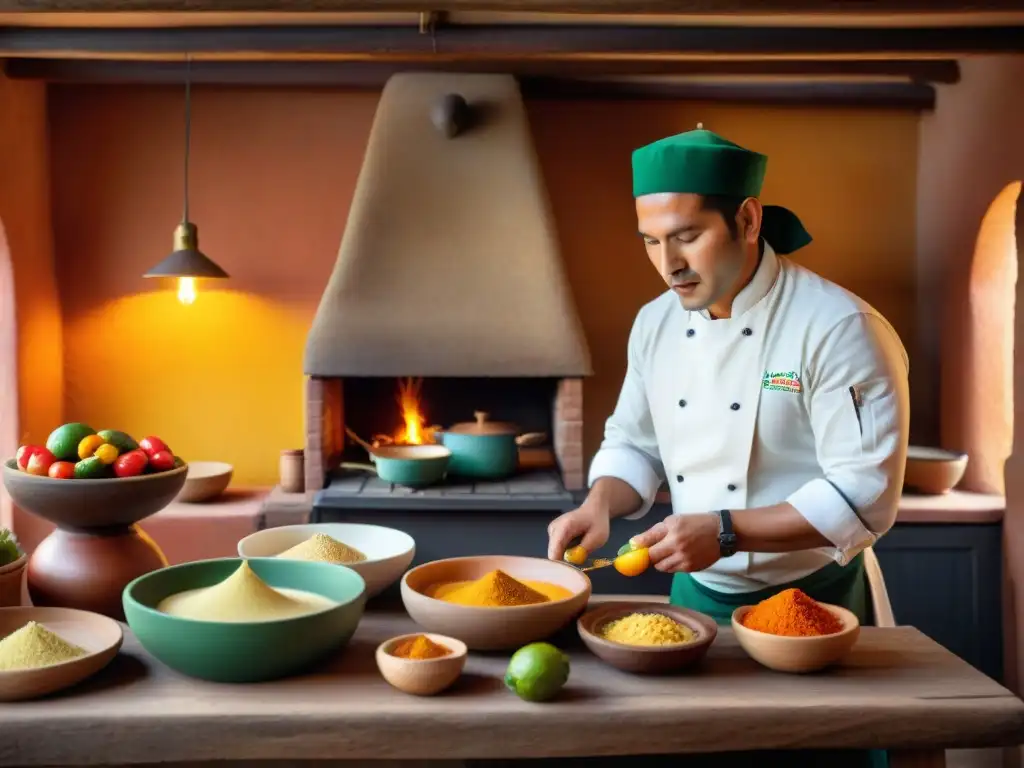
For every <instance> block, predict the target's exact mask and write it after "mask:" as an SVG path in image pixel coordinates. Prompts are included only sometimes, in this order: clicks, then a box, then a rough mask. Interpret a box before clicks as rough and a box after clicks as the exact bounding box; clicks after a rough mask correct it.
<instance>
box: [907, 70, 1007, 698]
mask: <svg viewBox="0 0 1024 768" xmlns="http://www.w3.org/2000/svg"><path fill="white" fill-rule="evenodd" d="M1022 82H1024V56H1005V57H981V58H974V59H968V60H966V61H964V62H963V63H962V82H961V84H959V85H957V86H955V87H947V88H944V89H943V90H942V91H941V92H940V95H939V101H938V108H937V109H936V111H935V113H934V115H932V116H930V117H928V118H926V119H924V120H923V121H922V124H921V146H920V151H921V155H920V160H919V164H920V174H921V175H920V187H919V190H920V191H919V209H918V223H919V230H918V254H919V255H918V264H919V274H920V290H921V314H920V318H919V327H920V329H921V333H920V334H919V342H920V344H921V346H920V347H919V349H918V351H917V356H916V357H915V359H914V365H915V366H916V367H917V369H918V370H919V371H923V373H922V375H921V376H920V377H919V378H918V383H919V385H920V387H919V389H918V391H917V392H916V395H917V397H918V401H921V400H923V399H926V398H929V395H930V398H931V399H932V400H933V401H935V402H942V404H943V411H942V427H943V429H942V439H943V440H945V441H947V443H948V444H949V445H950V446H951V447H952V446H954V445H955V446H957V447H966V448H967V450H969V451H971V450H974V449H975V448H977V449H978V455H979V456H984V455H985V454H986V451H989V450H991V446H990V445H985V444H968V445H967V446H962V445H961V444H960V440H962V439H967V440H968V441H977V440H978V438H979V432H978V431H977V427H978V422H979V421H980V422H983V423H984V425H985V426H986V427H987V433H988V434H989V435H995V436H996V438H999V437H1000V436H1001V435H1002V434H1003V433H1004V432H1008V431H1009V430H1011V429H1012V426H1013V424H1012V423H1011V424H1006V416H1007V414H1003V413H1000V412H994V411H993V410H992V409H990V408H986V404H988V403H991V402H993V401H994V402H997V403H998V404H1000V405H1003V404H1004V403H1005V402H1006V399H1007V398H1005V396H1004V395H1003V390H1004V388H1005V387H1006V386H1007V384H1006V382H1007V381H1010V382H1012V392H1011V394H1012V397H1011V398H1009V399H1010V405H1011V406H1012V409H1013V410H1012V412H1011V414H1009V417H1010V418H1012V419H1013V422H1015V423H1016V424H1017V425H1020V424H1024V355H1022V354H1020V353H1019V351H1018V352H1017V354H1015V355H1014V360H1013V367H1012V368H1010V369H1009V370H1006V366H1005V352H1004V351H1003V349H1002V345H1003V344H1004V343H1005V337H1006V334H1005V333H1004V332H1005V329H1006V326H1011V327H1012V326H1015V330H1014V332H1013V335H1015V336H1016V339H1017V342H1016V345H1017V349H1018V350H1019V349H1020V341H1019V340H1020V339H1024V313H1022V312H1020V311H1016V312H1015V313H1014V315H1013V316H1004V318H1003V320H1002V325H1001V327H995V325H994V323H992V322H991V321H990V319H988V318H986V317H985V316H984V314H981V313H979V312H978V311H977V310H978V309H979V308H980V307H982V306H989V305H994V306H1003V307H1004V308H1006V309H1007V310H1009V309H1012V305H1013V304H1015V305H1016V307H1018V308H1019V307H1021V306H1024V295H1022V288H1024V286H1022V283H1021V281H1020V280H1018V281H1017V283H1016V285H1015V286H1014V285H1012V283H1011V284H1008V285H1007V284H1005V283H1004V284H1003V285H1000V284H999V283H998V282H997V281H990V280H982V281H980V283H979V285H980V287H981V289H982V290H980V291H976V292H975V293H974V295H972V294H971V291H970V281H969V276H970V274H971V265H972V261H974V262H975V264H977V263H978V262H981V263H986V262H992V261H994V260H995V258H996V254H995V253H993V249H999V250H1000V252H1001V254H1002V255H1003V256H1004V258H1005V257H1009V258H1013V254H1012V253H1011V252H1010V249H1011V248H1012V247H1013V245H1014V244H1013V243H1012V240H1011V239H1010V238H1009V237H999V238H997V239H996V241H995V242H993V241H991V240H988V239H987V238H985V237H981V238H979V229H980V228H981V224H982V220H983V219H984V218H985V216H986V212H988V211H990V207H991V205H992V203H993V201H994V200H996V198H997V197H999V196H1000V193H1004V197H1005V194H1006V192H1005V191H1006V190H1007V189H1008V188H1009V187H1011V185H1013V184H1014V182H1020V181H1022V180H1024V102H1022V101H1021V98H1020V97H1021V93H1022V91H1021V83H1022ZM1003 211H1004V215H1005V216H1015V218H1016V221H1015V222H1010V221H1006V220H1004V221H1002V222H997V224H996V225H995V226H996V228H997V229H998V230H1000V231H1001V232H1003V233H1005V235H1009V233H1010V232H1011V231H1012V230H1013V229H1016V241H1017V242H1016V249H1017V251H1018V256H1019V252H1020V250H1021V247H1022V245H1024V211H1022V206H1021V205H1020V203H1019V202H1018V204H1017V206H1016V211H1013V206H1010V205H1007V206H1005V207H1004V209H1003ZM1011 272H1012V273H1015V270H1013V269H1012V268H1010V267H1009V266H1007V268H1006V273H1011ZM975 273H976V274H977V271H976V272H975ZM976 282H977V281H976ZM1008 294H1012V295H1009V296H1008ZM1007 299H1008V301H1007ZM1008 303H1009V304H1010V306H1009V307H1007V304H1008ZM936 307H938V308H940V309H939V311H938V312H937V311H936ZM965 317H966V318H967V319H966V320H965ZM972 318H973V319H974V320H973V326H972ZM979 319H980V320H981V321H982V322H977V321H978V320H979ZM943 320H945V322H943ZM993 338H995V339H997V341H998V343H997V344H994V345H993V343H992V340H993ZM1010 343H1011V344H1012V343H1013V339H1012V338H1011V339H1010ZM986 352H987V354H986ZM940 375H941V382H942V392H941V399H939V394H940V393H939V392H938V391H937V390H938V387H936V383H937V382H938V381H939V380H940ZM1011 377H1012V378H1011ZM1013 411H1015V414H1014V413H1013ZM1000 417H1002V418H1003V423H1002V424H1000ZM1000 427H1002V429H1000ZM984 434H985V433H984V432H982V433H981V434H980V437H981V438H982V439H984ZM953 441H956V442H953ZM997 447H998V448H999V449H1002V448H1003V446H1002V445H998V446H997ZM1012 449H1013V451H1014V453H1013V454H1012V455H1011V456H1010V457H1009V460H1008V461H1007V462H1006V467H1005V488H1006V503H1007V508H1006V517H1005V519H1004V547H1005V552H1006V559H1005V569H1006V575H1007V590H1006V602H1007V607H1008V612H1007V614H1006V615H1007V618H1008V620H1007V622H1006V624H1007V626H1006V629H1007V633H1006V649H1007V656H1008V658H1007V667H1006V670H1007V673H1006V681H1007V684H1008V685H1010V686H1011V687H1015V688H1016V690H1018V691H1021V690H1024V654H1020V653H1019V647H1020V643H1021V642H1022V641H1024V442H1022V440H1021V437H1020V430H1019V428H1018V429H1017V436H1016V439H1015V440H1014V441H1013V445H1012ZM989 458H991V457H989ZM971 461H974V457H972V459H971Z"/></svg>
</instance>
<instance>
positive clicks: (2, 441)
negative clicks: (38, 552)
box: [0, 222, 18, 528]
mask: <svg viewBox="0 0 1024 768" xmlns="http://www.w3.org/2000/svg"><path fill="white" fill-rule="evenodd" d="M17 450H18V328H17V319H16V316H15V311H14V264H13V262H12V260H11V252H10V250H9V248H8V246H7V236H6V233H5V232H4V226H3V222H0V457H2V458H7V457H10V456H13V455H14V454H15V452H16V451H17ZM13 516H14V512H13V509H12V507H11V500H10V498H9V497H8V496H7V494H6V493H5V492H4V490H3V488H2V487H0V527H5V528H13V525H14V523H13Z"/></svg>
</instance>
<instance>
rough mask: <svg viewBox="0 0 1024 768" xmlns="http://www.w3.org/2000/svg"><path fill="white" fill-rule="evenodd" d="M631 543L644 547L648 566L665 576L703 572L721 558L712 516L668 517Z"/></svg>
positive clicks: (715, 522)
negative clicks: (647, 556) (648, 561)
mask: <svg viewBox="0 0 1024 768" xmlns="http://www.w3.org/2000/svg"><path fill="white" fill-rule="evenodd" d="M631 541H632V542H633V546H634V547H636V548H639V547H647V551H648V553H649V554H650V556H651V563H652V564H653V565H654V567H655V568H657V569H658V570H659V571H663V572H665V573H678V572H680V571H682V572H685V573H692V572H693V571H703V570H704V569H705V568H709V567H710V566H712V565H714V564H715V563H716V562H718V560H719V558H720V557H721V556H722V555H721V549H720V548H719V543H718V518H717V517H716V516H715V515H669V516H668V517H666V518H665V519H664V520H662V521H661V522H660V523H658V524H657V525H655V526H653V527H651V528H648V529H647V530H646V531H644V532H643V533H641V534H639V535H637V536H634V537H633V538H632V539H631Z"/></svg>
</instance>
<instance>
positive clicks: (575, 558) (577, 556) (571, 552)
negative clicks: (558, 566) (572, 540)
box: [562, 546, 589, 565]
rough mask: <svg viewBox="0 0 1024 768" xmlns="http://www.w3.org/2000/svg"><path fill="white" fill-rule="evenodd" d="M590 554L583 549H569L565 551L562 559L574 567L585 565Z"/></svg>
mask: <svg viewBox="0 0 1024 768" xmlns="http://www.w3.org/2000/svg"><path fill="white" fill-rule="evenodd" d="M588 554H589V553H588V552H587V550H585V549H584V548H583V547H580V546H575V547H569V549H567V550H565V553H564V554H563V555H562V559H563V560H565V562H567V563H571V564H572V565H583V564H584V563H585V562H587V555H588Z"/></svg>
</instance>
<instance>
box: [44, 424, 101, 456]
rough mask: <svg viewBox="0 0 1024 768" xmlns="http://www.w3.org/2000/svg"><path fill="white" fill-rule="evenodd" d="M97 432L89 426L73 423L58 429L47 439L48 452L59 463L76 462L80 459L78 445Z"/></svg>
mask: <svg viewBox="0 0 1024 768" xmlns="http://www.w3.org/2000/svg"><path fill="white" fill-rule="evenodd" d="M95 434H96V430H94V429H93V428H92V427H90V426H89V425H88V424H81V423H79V422H76V421H73V422H71V423H70V424H65V425H63V426H61V427H57V428H56V429H55V430H53V432H51V433H50V436H49V437H48V438H46V450H48V451H49V452H50V453H52V454H53V455H54V456H55V457H56V459H57V461H75V460H76V459H78V444H79V443H80V442H82V440H83V439H84V438H86V437H88V436H89V435H95Z"/></svg>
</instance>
